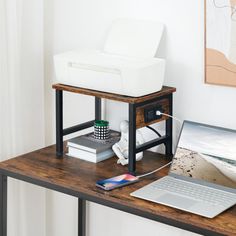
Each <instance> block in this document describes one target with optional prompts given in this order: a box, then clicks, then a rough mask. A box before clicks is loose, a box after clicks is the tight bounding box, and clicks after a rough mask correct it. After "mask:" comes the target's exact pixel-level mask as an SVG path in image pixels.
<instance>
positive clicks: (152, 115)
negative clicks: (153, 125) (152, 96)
mask: <svg viewBox="0 0 236 236" xmlns="http://www.w3.org/2000/svg"><path fill="white" fill-rule="evenodd" d="M157 111H160V112H163V111H164V110H163V108H162V106H161V105H155V106H149V107H147V108H145V109H144V121H145V123H149V122H151V121H154V120H158V119H161V117H162V115H161V114H160V115H158V114H157V113H156V112H157Z"/></svg>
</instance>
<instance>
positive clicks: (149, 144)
mask: <svg viewBox="0 0 236 236" xmlns="http://www.w3.org/2000/svg"><path fill="white" fill-rule="evenodd" d="M168 139H169V138H168V137H167V136H166V135H165V136H162V137H160V138H156V139H153V140H151V141H148V142H146V143H143V144H141V145H139V146H138V147H136V153H139V152H142V151H145V150H147V149H149V148H152V147H155V146H157V145H160V144H162V143H166V142H167V140H168Z"/></svg>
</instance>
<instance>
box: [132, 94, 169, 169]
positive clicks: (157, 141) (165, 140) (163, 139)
mask: <svg viewBox="0 0 236 236" xmlns="http://www.w3.org/2000/svg"><path fill="white" fill-rule="evenodd" d="M164 98H167V99H168V103H169V104H168V105H169V115H171V116H172V115H173V94H169V95H165V96H162V97H158V98H155V99H151V100H147V101H145V102H140V103H135V104H131V103H130V104H129V172H130V173H131V174H135V170H136V154H137V153H139V152H142V151H145V150H147V149H149V148H152V147H155V146H157V145H160V144H165V154H166V156H168V157H169V158H171V157H172V156H173V154H172V132H173V126H172V119H171V118H170V117H168V119H167V120H166V121H165V122H166V127H165V135H164V136H161V137H159V138H156V139H154V140H151V141H149V142H146V143H144V144H142V145H140V146H138V147H136V110H137V108H138V107H140V106H143V105H148V104H150V103H152V102H158V101H160V100H162V99H164ZM157 122H158V121H157Z"/></svg>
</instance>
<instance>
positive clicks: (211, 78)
mask: <svg viewBox="0 0 236 236" xmlns="http://www.w3.org/2000/svg"><path fill="white" fill-rule="evenodd" d="M205 83H207V84H215V85H223V86H234V87H236V0H205Z"/></svg>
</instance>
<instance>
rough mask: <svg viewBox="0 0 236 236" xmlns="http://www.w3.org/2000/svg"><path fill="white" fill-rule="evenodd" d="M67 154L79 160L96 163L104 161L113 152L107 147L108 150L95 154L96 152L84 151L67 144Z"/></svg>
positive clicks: (111, 155)
mask: <svg viewBox="0 0 236 236" xmlns="http://www.w3.org/2000/svg"><path fill="white" fill-rule="evenodd" d="M67 155H68V156H72V157H75V158H79V159H81V160H85V161H89V162H93V163H97V162H100V161H104V160H106V159H108V158H110V157H113V156H114V155H115V154H114V152H113V151H112V149H108V150H105V151H103V152H100V153H97V154H96V153H92V152H88V151H84V150H81V149H78V148H74V147H70V146H69V147H68V154H67Z"/></svg>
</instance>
